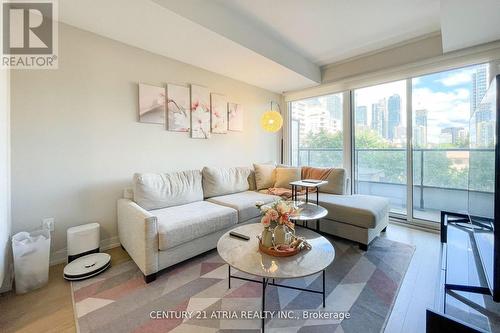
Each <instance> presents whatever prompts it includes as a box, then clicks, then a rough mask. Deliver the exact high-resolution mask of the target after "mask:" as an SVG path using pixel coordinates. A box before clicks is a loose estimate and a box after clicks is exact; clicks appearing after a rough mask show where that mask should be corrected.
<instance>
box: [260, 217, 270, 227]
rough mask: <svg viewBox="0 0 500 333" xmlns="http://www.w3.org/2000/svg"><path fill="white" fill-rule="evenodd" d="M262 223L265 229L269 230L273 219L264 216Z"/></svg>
mask: <svg viewBox="0 0 500 333" xmlns="http://www.w3.org/2000/svg"><path fill="white" fill-rule="evenodd" d="M260 223H262V225H263V226H264V228H267V227H269V226H270V225H271V218H270V217H269V216H268V215H267V214H266V215H264V216H262V219H260Z"/></svg>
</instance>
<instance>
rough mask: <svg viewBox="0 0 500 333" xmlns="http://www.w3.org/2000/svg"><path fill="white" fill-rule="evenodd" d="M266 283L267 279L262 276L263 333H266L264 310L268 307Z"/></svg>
mask: <svg viewBox="0 0 500 333" xmlns="http://www.w3.org/2000/svg"><path fill="white" fill-rule="evenodd" d="M266 285H267V279H266V278H262V312H261V315H262V319H261V328H262V333H264V326H265V325H266V319H265V318H264V311H265V309H266Z"/></svg>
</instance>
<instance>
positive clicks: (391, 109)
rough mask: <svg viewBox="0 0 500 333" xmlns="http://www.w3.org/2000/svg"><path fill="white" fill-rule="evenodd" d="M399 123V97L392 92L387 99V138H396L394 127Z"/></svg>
mask: <svg viewBox="0 0 500 333" xmlns="http://www.w3.org/2000/svg"><path fill="white" fill-rule="evenodd" d="M400 123H401V97H400V96H399V95H398V94H394V95H392V96H391V97H389V99H388V100H387V138H388V139H389V140H394V139H395V138H396V127H398V126H399V124H400Z"/></svg>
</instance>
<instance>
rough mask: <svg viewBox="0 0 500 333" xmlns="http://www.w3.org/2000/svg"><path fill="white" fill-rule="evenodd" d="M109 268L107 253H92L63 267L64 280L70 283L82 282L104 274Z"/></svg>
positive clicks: (109, 261)
mask: <svg viewBox="0 0 500 333" xmlns="http://www.w3.org/2000/svg"><path fill="white" fill-rule="evenodd" d="M109 266H111V256H110V255H109V254H107V253H92V254H87V255H86V256H83V257H80V258H78V259H75V260H73V261H72V262H70V263H69V264H67V265H66V266H65V267H64V272H63V273H64V278H65V279H66V280H70V281H76V280H83V279H87V278H89V277H92V276H95V275H97V274H99V273H102V272H104V271H105V270H106V269H107V268H108V267H109Z"/></svg>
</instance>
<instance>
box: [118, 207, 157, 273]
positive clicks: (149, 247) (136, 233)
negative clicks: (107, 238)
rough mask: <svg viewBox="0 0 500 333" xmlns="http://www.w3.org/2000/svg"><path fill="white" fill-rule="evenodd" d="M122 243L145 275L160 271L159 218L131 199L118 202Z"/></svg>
mask: <svg viewBox="0 0 500 333" xmlns="http://www.w3.org/2000/svg"><path fill="white" fill-rule="evenodd" d="M117 215H118V236H119V237H120V243H121V244H122V246H123V247H124V248H125V250H126V251H127V252H128V254H129V255H130V257H132V259H133V260H134V261H135V263H136V264H137V266H139V268H140V270H141V271H142V273H143V274H144V275H150V274H153V273H156V272H158V225H157V218H156V217H155V216H154V215H152V214H151V213H150V212H148V211H147V210H145V209H143V208H141V207H140V206H139V205H137V204H136V203H135V202H133V201H132V200H129V199H119V200H118V203H117Z"/></svg>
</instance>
